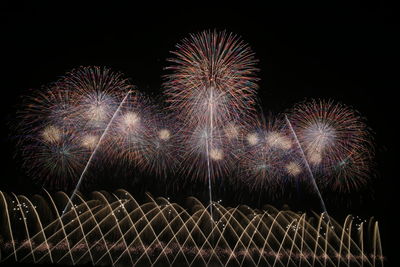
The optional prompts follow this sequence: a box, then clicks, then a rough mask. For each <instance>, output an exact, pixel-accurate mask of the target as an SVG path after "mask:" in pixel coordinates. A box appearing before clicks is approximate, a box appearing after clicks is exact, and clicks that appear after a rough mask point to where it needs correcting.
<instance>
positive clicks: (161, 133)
mask: <svg viewBox="0 0 400 267" xmlns="http://www.w3.org/2000/svg"><path fill="white" fill-rule="evenodd" d="M170 137H171V133H170V131H169V130H167V129H161V130H160V131H159V132H158V138H160V139H161V140H168V139H169V138H170Z"/></svg>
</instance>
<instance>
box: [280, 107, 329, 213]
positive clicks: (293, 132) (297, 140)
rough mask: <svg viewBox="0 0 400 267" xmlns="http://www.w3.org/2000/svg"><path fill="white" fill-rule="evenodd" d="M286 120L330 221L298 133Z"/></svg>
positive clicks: (323, 209) (287, 120)
mask: <svg viewBox="0 0 400 267" xmlns="http://www.w3.org/2000/svg"><path fill="white" fill-rule="evenodd" d="M285 119H286V122H287V124H288V126H289V128H290V131H291V132H292V134H293V136H294V138H295V140H296V144H297V146H298V147H299V148H300V152H301V156H302V157H303V159H304V163H305V164H306V168H307V171H308V173H309V174H310V176H311V180H312V184H313V186H314V188H315V191H316V192H317V195H318V197H319V200H320V204H321V207H322V211H323V213H325V214H326V215H327V217H328V220H329V215H328V212H327V211H326V207H325V202H324V200H323V199H322V196H321V192H320V191H319V189H318V186H317V183H316V182H315V178H314V175H313V173H312V171H311V168H310V165H309V164H308V161H307V158H306V155H305V154H304V151H303V148H302V147H301V145H300V142H299V139H298V138H297V135H296V132H295V131H294V129H293V127H292V124H291V123H290V120H289V119H288V117H287V116H286V115H285Z"/></svg>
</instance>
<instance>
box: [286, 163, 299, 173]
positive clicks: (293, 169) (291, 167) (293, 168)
mask: <svg viewBox="0 0 400 267" xmlns="http://www.w3.org/2000/svg"><path fill="white" fill-rule="evenodd" d="M285 168H286V171H287V173H288V174H289V175H291V176H297V175H299V174H300V173H301V167H300V166H299V164H298V163H296V162H293V161H292V162H289V163H288V164H287V165H286V166H285Z"/></svg>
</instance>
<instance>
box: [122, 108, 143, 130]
mask: <svg viewBox="0 0 400 267" xmlns="http://www.w3.org/2000/svg"><path fill="white" fill-rule="evenodd" d="M122 121H123V126H124V127H125V128H126V130H128V131H129V130H133V129H135V128H136V126H137V125H138V123H139V121H140V118H139V115H138V114H137V113H134V112H127V113H126V114H125V115H123V119H122Z"/></svg>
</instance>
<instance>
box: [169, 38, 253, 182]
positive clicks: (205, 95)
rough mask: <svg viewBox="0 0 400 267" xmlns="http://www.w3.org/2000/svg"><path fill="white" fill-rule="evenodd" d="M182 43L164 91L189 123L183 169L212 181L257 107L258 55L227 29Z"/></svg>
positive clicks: (225, 165) (186, 124) (225, 164)
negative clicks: (246, 119) (256, 64)
mask: <svg viewBox="0 0 400 267" xmlns="http://www.w3.org/2000/svg"><path fill="white" fill-rule="evenodd" d="M177 48H178V51H175V52H173V54H174V55H175V57H174V58H172V59H170V60H169V61H170V62H171V63H173V65H172V66H170V67H168V68H167V69H168V70H171V71H172V73H171V74H169V75H168V76H167V79H168V80H167V82H166V83H165V87H166V91H165V93H166V95H167V102H169V104H170V108H171V109H172V110H174V111H175V112H176V113H177V117H178V119H179V120H180V121H181V122H182V127H183V128H184V129H182V131H181V133H182V134H183V135H184V136H183V137H182V138H183V140H184V141H183V143H184V144H185V147H184V150H185V152H184V153H183V154H184V156H183V158H185V159H190V162H189V164H187V165H186V166H184V167H183V168H184V170H188V171H189V172H190V173H191V174H192V176H194V177H195V178H200V179H204V178H205V179H207V176H208V179H209V180H211V178H214V177H216V176H220V175H222V174H223V173H226V172H227V171H228V170H229V165H230V164H229V161H230V159H231V158H233V157H232V155H231V154H232V150H229V149H227V148H228V147H229V144H228V143H229V141H231V140H232V139H236V138H237V135H238V129H239V128H238V127H237V126H236V125H241V124H243V121H244V118H245V117H246V115H247V116H248V115H249V114H250V113H251V111H253V110H254V109H253V105H254V102H255V101H254V98H255V90H256V88H257V85H256V84H255V81H256V80H257V78H256V77H255V72H256V70H257V69H256V68H255V63H256V60H255V59H254V54H253V52H252V51H251V50H250V48H249V47H248V45H247V44H245V43H244V42H243V41H242V40H240V39H239V38H238V37H236V36H235V35H233V34H227V33H225V32H216V31H214V32H211V31H204V32H201V33H198V34H193V35H191V36H190V38H188V39H184V40H183V41H182V43H181V44H179V45H177ZM247 118H249V116H248V117H247ZM199 166H200V168H198V167H199ZM193 170H194V171H193ZM193 174H194V175H193ZM209 182H211V181H209Z"/></svg>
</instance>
